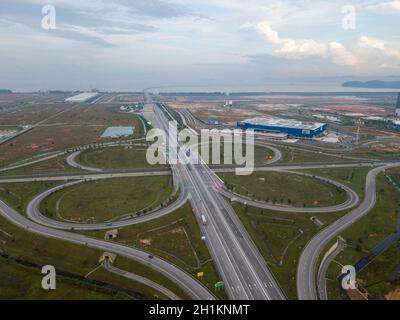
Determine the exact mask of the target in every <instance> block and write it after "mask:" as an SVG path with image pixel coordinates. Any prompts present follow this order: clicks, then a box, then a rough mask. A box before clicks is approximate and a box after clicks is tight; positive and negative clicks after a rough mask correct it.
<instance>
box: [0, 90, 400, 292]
mask: <svg viewBox="0 0 400 320" xmlns="http://www.w3.org/2000/svg"><path fill="white" fill-rule="evenodd" d="M145 101H146V106H145V110H144V115H145V116H146V117H147V120H150V121H151V122H152V124H153V125H154V127H155V128H160V129H164V130H165V131H166V133H167V134H168V119H167V117H166V115H165V114H164V112H165V111H163V110H162V109H160V108H159V107H158V106H157V105H156V104H154V103H153V101H152V98H151V95H150V93H149V92H147V91H146V92H145ZM184 116H185V114H184ZM169 117H172V116H171V115H169ZM188 118H189V119H188ZM183 119H184V120H183V121H184V122H186V120H193V119H190V117H183ZM189 122H191V121H189ZM256 144H257V145H260V146H263V147H267V148H270V149H271V150H272V151H273V152H274V157H273V158H272V159H271V160H270V161H269V162H268V163H267V164H269V166H264V167H256V168H255V170H257V171H276V172H287V173H290V174H303V175H308V174H304V173H298V172H293V171H290V172H288V170H303V169H312V168H340V167H352V166H353V167H363V166H365V167H368V166H370V167H371V166H378V167H375V168H373V169H372V170H371V171H370V172H369V173H368V175H367V179H366V188H365V190H366V191H365V199H364V200H363V202H362V203H361V204H360V205H359V207H357V208H356V209H354V210H353V211H352V212H350V213H349V214H347V215H345V216H344V217H342V218H341V219H339V220H337V221H336V222H334V223H333V224H331V225H329V226H328V227H326V228H325V229H323V230H322V231H321V232H319V233H318V234H317V235H316V236H315V237H314V238H313V239H311V241H310V242H309V243H308V244H307V246H306V247H305V248H304V250H303V252H302V255H301V257H300V260H299V264H298V269H297V291H298V297H299V298H300V299H317V298H318V294H317V289H316V285H315V279H316V273H317V269H318V268H317V261H318V258H319V256H320V254H321V253H322V251H323V249H324V248H325V247H326V245H327V244H328V243H329V242H330V241H331V240H332V239H333V238H334V237H335V236H337V235H338V234H339V233H340V232H342V231H343V230H345V229H346V228H347V227H349V226H350V225H351V224H353V223H354V222H356V221H357V220H358V219H360V218H361V217H362V216H364V215H365V214H367V213H368V212H369V211H370V210H371V209H372V208H373V206H374V205H375V202H376V190H375V188H376V186H375V180H376V176H377V175H378V174H379V173H380V172H381V171H383V170H385V169H388V168H392V167H395V166H399V165H400V163H396V162H393V163H390V162H378V161H375V162H371V161H369V162H368V161H365V160H364V159H360V158H357V157H351V156H349V157H347V158H349V160H353V161H354V160H357V162H355V161H354V162H353V163H341V164H338V163H326V164H298V165H281V166H271V164H272V163H274V162H276V161H278V160H280V159H281V157H282V154H281V152H280V151H279V150H278V149H276V148H274V147H273V146H272V145H270V144H269V143H268V144H266V143H265V142H262V141H260V140H258V141H256ZM175 148H176V149H175V150H173V152H176V153H177V154H178V157H179V160H181V162H184V163H187V164H182V163H178V164H172V165H171V171H169V170H164V169H157V170H148V169H144V170H142V169H140V170H138V169H132V170H122V171H118V170H115V171H113V170H106V169H97V168H91V167H86V166H82V165H80V164H78V163H76V161H75V157H76V156H77V155H78V154H79V152H80V151H75V152H73V153H72V154H70V155H69V156H68V157H67V162H68V164H69V165H71V166H74V167H76V168H79V169H82V170H86V171H92V173H91V174H84V175H83V174H81V175H76V174H75V175H59V176H53V175H42V176H36V177H35V176H31V177H29V176H27V177H5V178H0V182H2V183H6V182H29V181H57V180H58V181H60V180H65V182H64V184H62V185H61V186H57V187H54V188H52V189H50V190H47V191H45V192H43V193H41V194H40V195H38V196H36V197H35V198H34V199H33V200H32V201H31V202H30V203H29V205H28V206H27V217H28V218H29V219H27V218H26V217H24V216H22V215H20V214H19V213H17V212H16V211H15V210H13V209H12V208H10V207H9V206H8V205H7V204H6V203H4V202H2V201H0V215H2V216H4V217H5V218H6V219H8V220H9V221H11V222H12V223H14V224H15V225H17V226H19V227H21V228H24V229H25V230H27V231H30V232H34V233H37V234H41V235H44V236H47V237H52V238H56V239H60V240H64V241H69V242H73V243H77V244H80V245H85V246H88V247H92V248H97V249H100V250H103V251H108V252H113V253H116V254H119V255H122V256H125V257H127V258H130V259H133V260H136V261H139V262H141V263H144V264H150V267H151V268H153V269H154V270H157V271H159V272H161V273H163V274H164V275H165V276H167V277H168V278H169V279H171V280H172V281H174V282H175V283H176V284H178V285H179V286H180V287H181V288H182V289H183V290H185V291H186V292H187V293H188V294H189V295H190V296H192V297H193V298H194V299H213V298H214V296H213V294H212V293H210V292H209V291H208V290H207V289H206V288H205V287H204V286H203V285H202V284H201V283H199V282H198V281H197V280H196V279H194V278H193V277H192V276H190V275H189V274H187V273H186V272H184V271H182V270H181V269H179V268H177V267H176V266H174V265H172V264H171V263H168V262H167V261H165V260H163V259H160V258H158V257H154V258H153V259H151V261H149V258H148V255H149V254H148V253H147V252H145V251H142V250H137V249H134V248H129V247H126V246H124V245H121V244H117V243H114V242H109V241H105V240H100V239H94V238H91V237H87V236H84V235H80V234H76V233H71V232H67V231H68V230H104V229H110V228H118V227H123V226H128V225H132V224H137V223H142V222H146V221H149V220H152V219H156V218H158V217H162V216H164V215H166V214H169V213H171V212H173V211H175V210H176V209H177V208H179V207H180V206H182V205H183V204H184V203H185V202H186V201H187V200H190V202H191V205H192V207H193V211H194V214H195V216H196V218H197V220H198V222H199V225H200V229H201V232H202V235H203V236H204V237H205V242H206V244H207V246H208V249H209V251H210V254H211V256H212V258H213V261H214V263H215V264H216V266H217V268H218V271H219V273H220V276H221V277H222V280H223V281H224V284H225V290H226V292H227V294H228V296H229V298H231V299H267V300H269V299H285V296H284V294H283V292H282V290H281V289H280V287H279V285H278V283H277V281H276V280H275V278H274V276H273V274H272V273H271V272H270V270H269V269H268V267H267V265H266V263H265V261H264V259H263V257H262V256H261V254H260V253H259V251H258V249H257V248H256V246H255V244H254V243H253V241H252V239H251V237H250V236H249V234H248V233H247V231H246V229H245V228H244V226H243V225H242V223H241V221H240V220H239V218H238V217H237V215H236V213H235V212H234V210H233V209H232V207H231V206H230V204H229V201H227V200H226V199H225V197H228V198H236V201H241V202H246V203H247V204H249V205H252V206H256V207H260V208H265V209H270V210H274V211H285V212H314V213H318V212H337V211H341V210H347V209H350V208H352V207H354V206H355V205H356V204H357V203H358V202H359V197H358V195H357V193H355V192H354V191H353V190H352V189H351V188H349V187H347V186H345V185H343V184H341V183H338V182H336V181H334V180H331V179H327V178H323V177H316V176H314V175H309V176H312V177H313V178H317V179H320V180H323V181H325V182H328V183H332V184H333V185H335V186H337V187H340V188H342V189H343V190H345V192H346V193H347V195H348V199H347V201H346V202H344V203H342V204H339V205H337V206H332V207H328V208H293V207H286V206H277V205H272V204H268V203H263V202H259V201H254V200H253V199H250V198H247V197H244V196H241V195H237V194H232V193H231V192H228V190H226V189H225V188H224V185H223V183H222V181H221V180H220V179H219V178H218V176H216V175H215V172H230V171H233V170H235V166H220V167H216V168H215V169H214V171H212V170H211V169H210V168H209V167H208V166H207V165H206V164H205V163H204V162H200V163H198V164H191V163H190V161H187V160H188V158H187V153H186V150H185V149H184V147H183V146H181V145H180V144H179V143H177V145H176V146H175ZM181 150H183V151H184V152H180V151H181ZM312 152H315V151H312ZM67 153H70V150H66V151H60V152H58V153H55V154H50V155H47V156H45V157H43V158H40V159H33V160H32V161H30V162H29V161H28V162H25V163H22V164H17V165H16V166H10V167H8V168H6V169H2V170H3V171H6V170H12V169H15V168H19V167H22V166H26V165H29V164H34V163H37V162H40V161H45V160H49V159H51V158H53V157H56V156H63V155H65V154H67ZM315 153H319V154H321V152H315ZM169 155H170V154H169V153H167V156H169ZM339 157H342V156H339ZM361 160H362V161H361ZM171 172H172V174H173V176H174V179H173V180H174V184H175V190H177V189H178V188H179V190H180V193H179V197H178V198H177V200H176V201H175V202H174V203H172V204H171V205H170V206H168V207H166V208H161V209H160V210H157V211H155V212H152V213H149V214H147V215H143V216H139V217H134V218H129V219H121V220H117V221H113V222H112V224H106V223H97V224H76V223H69V222H64V221H56V220H52V219H49V218H47V217H45V216H43V215H42V214H41V213H40V211H39V205H40V203H41V201H42V200H43V199H45V198H46V197H47V196H49V195H50V194H51V193H53V192H56V191H57V190H59V189H61V188H64V187H70V186H74V185H76V184H78V183H81V182H83V181H84V180H98V179H111V178H121V177H134V176H147V175H170V174H171ZM104 267H105V268H107V270H109V271H110V272H114V273H116V274H119V275H121V276H125V277H127V278H130V279H133V280H136V281H140V282H142V283H145V284H147V285H149V286H150V287H153V288H155V289H156V290H158V291H160V292H162V293H164V294H165V295H166V296H168V297H170V298H172V299H178V298H179V297H177V296H176V295H175V294H174V293H172V292H170V291H169V290H168V289H166V288H163V287H161V286H159V285H158V284H155V283H154V282H152V281H150V280H148V279H144V278H141V277H139V278H140V279H139V278H138V276H137V275H134V274H131V273H128V272H125V271H123V270H120V269H118V268H115V267H113V266H111V265H109V264H105V265H104ZM325 269H326V268H323V269H322V270H325ZM324 272H326V271H324ZM320 276H321V277H323V276H324V275H323V274H322V275H320ZM138 279H139V280H138Z"/></svg>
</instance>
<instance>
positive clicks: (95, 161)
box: [76, 148, 160, 169]
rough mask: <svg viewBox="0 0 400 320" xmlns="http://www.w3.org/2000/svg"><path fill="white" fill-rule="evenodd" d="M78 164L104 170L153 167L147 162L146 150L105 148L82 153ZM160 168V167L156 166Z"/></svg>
mask: <svg viewBox="0 0 400 320" xmlns="http://www.w3.org/2000/svg"><path fill="white" fill-rule="evenodd" d="M76 160H77V162H78V163H80V164H82V165H85V166H89V167H94V168H102V169H131V168H149V167H153V166H152V165H150V164H149V163H148V162H147V160H146V149H145V148H143V149H126V148H104V149H99V150H86V151H83V152H81V153H80V154H79V155H78V156H77V157H76ZM156 167H160V165H156Z"/></svg>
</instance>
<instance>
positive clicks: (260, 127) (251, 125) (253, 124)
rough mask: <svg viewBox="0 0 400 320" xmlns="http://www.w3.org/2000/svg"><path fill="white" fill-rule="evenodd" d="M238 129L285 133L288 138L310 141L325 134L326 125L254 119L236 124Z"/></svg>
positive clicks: (285, 120)
mask: <svg viewBox="0 0 400 320" xmlns="http://www.w3.org/2000/svg"><path fill="white" fill-rule="evenodd" d="M237 126H238V128H240V129H244V130H246V129H253V130H254V131H258V132H267V133H286V134H287V135H288V136H290V137H295V138H306V139H312V138H315V137H318V136H321V135H323V134H325V133H326V130H327V124H326V123H318V122H301V121H297V120H287V119H267V118H255V119H248V120H244V121H240V122H238V123H237Z"/></svg>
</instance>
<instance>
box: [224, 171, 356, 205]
mask: <svg viewBox="0 0 400 320" xmlns="http://www.w3.org/2000/svg"><path fill="white" fill-rule="evenodd" d="M275 172H282V173H288V174H297V175H301V176H306V177H312V178H313V179H317V180H321V181H324V182H327V183H330V184H332V185H334V186H335V187H338V188H341V189H342V190H344V191H345V192H346V194H347V199H346V201H345V202H343V203H341V204H338V205H334V206H329V207H312V208H302V207H293V206H289V205H288V206H284V205H276V204H270V203H267V202H263V201H257V200H254V199H253V198H250V197H247V196H243V195H240V194H238V193H234V192H232V191H229V190H227V189H226V188H224V187H223V186H221V188H219V192H220V193H221V194H223V195H224V196H225V197H228V198H230V199H234V201H235V202H240V203H244V204H248V205H250V206H252V207H256V208H261V209H268V210H274V211H281V212H296V213H332V212H338V211H344V210H348V209H351V208H353V207H354V206H356V205H357V203H358V202H359V200H360V199H359V197H358V194H357V193H356V192H355V191H354V190H353V189H351V188H350V187H348V186H346V185H344V184H342V183H340V182H337V181H335V180H332V179H329V178H324V177H319V176H316V175H312V174H307V173H301V172H294V171H284V170H275Z"/></svg>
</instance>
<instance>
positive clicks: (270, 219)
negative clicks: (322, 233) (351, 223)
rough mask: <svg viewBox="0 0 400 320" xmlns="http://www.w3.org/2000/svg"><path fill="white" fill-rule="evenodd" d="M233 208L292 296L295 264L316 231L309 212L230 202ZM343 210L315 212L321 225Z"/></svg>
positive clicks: (285, 290) (278, 278) (288, 295)
mask: <svg viewBox="0 0 400 320" xmlns="http://www.w3.org/2000/svg"><path fill="white" fill-rule="evenodd" d="M233 208H234V209H235V211H236V213H237V214H238V216H239V218H240V220H241V221H242V223H243V225H244V226H245V228H246V230H247V232H248V233H249V234H250V236H251V238H252V239H253V241H254V243H255V244H256V246H257V247H258V249H259V250H260V252H261V254H262V256H263V257H264V259H265V261H266V264H267V265H268V267H269V268H270V269H271V271H272V272H273V274H274V275H275V277H276V278H277V280H278V283H279V284H280V286H281V287H282V289H283V291H284V292H285V294H286V295H287V297H288V298H290V299H296V296H297V294H296V279H295V276H296V267H297V262H298V259H299V257H300V254H301V251H302V250H303V248H304V246H305V245H306V244H307V242H308V241H309V240H310V239H311V238H312V237H313V236H314V235H315V234H316V233H317V232H318V231H319V230H320V227H318V226H317V225H316V224H314V223H313V222H312V221H311V220H310V218H311V217H312V216H313V215H311V214H304V213H285V212H274V211H270V210H262V209H258V208H253V207H250V206H245V205H242V204H239V203H234V204H233ZM342 214H343V213H333V214H318V215H315V216H317V217H318V218H319V219H320V220H321V221H323V222H324V223H325V225H327V224H329V223H332V222H333V221H335V220H336V219H338V218H339V217H340V216H341V215H342Z"/></svg>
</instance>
